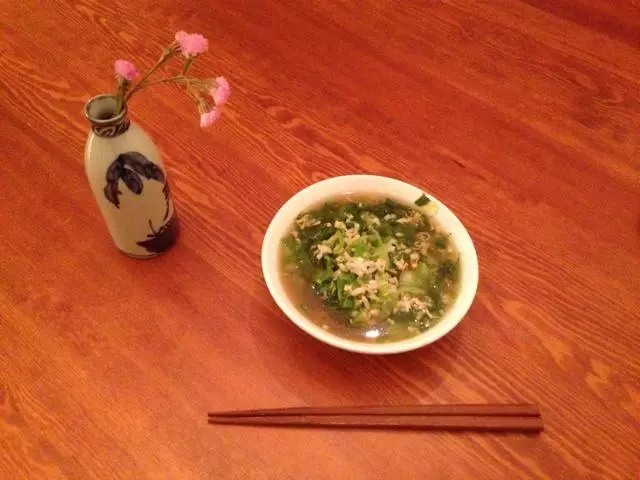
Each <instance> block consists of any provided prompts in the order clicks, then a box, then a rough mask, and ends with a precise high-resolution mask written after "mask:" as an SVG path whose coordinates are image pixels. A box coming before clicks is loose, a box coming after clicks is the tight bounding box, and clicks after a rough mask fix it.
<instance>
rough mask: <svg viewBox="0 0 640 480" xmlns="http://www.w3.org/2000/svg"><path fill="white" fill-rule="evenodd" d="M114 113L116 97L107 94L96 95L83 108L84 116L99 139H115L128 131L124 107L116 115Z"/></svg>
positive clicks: (125, 108)
mask: <svg viewBox="0 0 640 480" xmlns="http://www.w3.org/2000/svg"><path fill="white" fill-rule="evenodd" d="M115 111H116V97H115V96H114V95H109V94H103V95H97V96H95V97H93V98H92V99H91V100H89V101H88V102H87V103H86V104H85V106H84V116H85V117H86V118H87V120H89V123H90V124H91V129H92V130H93V132H94V133H95V134H96V135H97V136H99V137H117V136H118V135H122V134H123V133H124V132H126V131H127V130H129V125H130V124H131V122H129V117H128V116H127V107H126V105H125V106H124V107H123V108H122V110H121V111H120V112H119V113H118V114H116V113H115Z"/></svg>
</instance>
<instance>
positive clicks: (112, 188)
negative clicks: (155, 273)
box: [104, 152, 179, 253]
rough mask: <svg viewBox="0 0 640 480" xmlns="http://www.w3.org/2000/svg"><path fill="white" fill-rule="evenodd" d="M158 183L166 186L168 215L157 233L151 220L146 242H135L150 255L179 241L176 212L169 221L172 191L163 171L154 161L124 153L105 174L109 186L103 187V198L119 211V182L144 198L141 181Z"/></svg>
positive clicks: (165, 195) (139, 155) (163, 190)
mask: <svg viewBox="0 0 640 480" xmlns="http://www.w3.org/2000/svg"><path fill="white" fill-rule="evenodd" d="M143 177H144V178H146V179H147V180H155V181H158V182H161V183H163V184H164V187H163V189H162V193H163V194H164V198H165V204H166V207H165V213H164V217H163V219H162V221H163V222H166V223H164V224H163V225H162V226H160V227H159V228H158V229H157V230H156V228H155V227H154V225H153V223H152V221H151V219H149V229H150V231H151V232H150V233H149V234H148V235H147V238H146V239H145V240H140V241H138V242H136V243H137V244H138V245H139V246H141V247H143V248H145V249H146V250H147V251H148V252H150V253H160V252H164V251H165V250H166V249H167V248H169V247H170V246H171V245H173V244H174V243H175V241H176V238H177V236H178V232H179V225H178V219H177V217H176V214H175V211H174V212H173V214H172V215H171V218H169V220H168V221H167V218H168V217H169V211H170V198H171V194H170V190H169V183H168V182H167V180H166V177H165V175H164V172H163V171H162V169H161V168H160V167H158V166H157V165H156V164H154V163H153V162H151V161H149V159H147V158H146V157H145V156H144V155H142V154H141V153H139V152H126V153H121V154H120V155H118V156H117V157H116V159H115V160H114V161H113V162H112V163H111V165H109V168H108V169H107V173H106V184H105V186H104V196H105V198H106V199H107V200H108V201H109V202H111V203H112V204H113V205H114V206H115V207H116V208H118V209H119V208H120V198H119V196H120V194H122V192H121V191H120V180H122V182H123V183H124V184H125V186H126V187H127V188H128V189H129V190H131V192H133V193H134V194H136V195H141V194H142V191H143V188H144V185H143V182H142V178H143Z"/></svg>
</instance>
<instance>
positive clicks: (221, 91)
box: [209, 77, 231, 105]
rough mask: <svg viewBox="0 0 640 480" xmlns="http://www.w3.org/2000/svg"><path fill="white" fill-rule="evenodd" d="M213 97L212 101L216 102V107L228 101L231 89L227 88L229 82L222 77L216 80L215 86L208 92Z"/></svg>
mask: <svg viewBox="0 0 640 480" xmlns="http://www.w3.org/2000/svg"><path fill="white" fill-rule="evenodd" d="M209 93H210V94H211V96H212V97H213V101H214V102H216V105H224V104H225V103H227V100H229V95H231V87H230V86H229V82H227V79H226V78H224V77H218V78H216V86H215V87H213V88H212V89H211V90H210V92H209Z"/></svg>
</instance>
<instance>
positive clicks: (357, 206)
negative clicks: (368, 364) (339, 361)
mask: <svg viewBox="0 0 640 480" xmlns="http://www.w3.org/2000/svg"><path fill="white" fill-rule="evenodd" d="M262 268H263V273H264V276H265V280H266V283H267V286H268V288H269V291H270V292H271V294H272V296H273V298H274V299H275V301H276V303H277V304H278V306H279V307H280V308H281V309H282V310H283V312H284V313H285V314H286V315H287V316H288V317H289V318H290V319H291V320H292V321H293V322H294V323H295V324H296V325H298V326H299V327H300V328H302V329H303V330H305V331H306V332H307V333H309V334H311V335H312V336H314V337H316V338H317V339H319V340H321V341H323V342H325V343H328V344H330V345H333V346H336V347H339V348H342V349H345V350H350V351H355V352H361V353H373V354H376V353H377V354H384V353H399V352H404V351H408V350H413V349H415V348H419V347H421V346H424V345H426V344H429V343H432V342H434V341H436V340H437V339H439V338H441V337H442V336H443V335H445V334H446V333H448V332H449V331H450V330H451V329H452V328H454V327H455V326H456V325H457V324H458V323H459V321H460V320H461V319H462V317H463V316H464V315H465V313H466V312H467V310H468V309H469V307H470V305H471V302H472V301H473V297H474V295H475V291H476V287H477V282H478V262H477V257H476V253H475V249H474V247H473V243H472V241H471V238H470V237H469V234H468V233H467V231H466V229H465V228H464V226H463V225H462V223H461V222H460V221H459V220H458V219H457V217H455V215H453V213H452V212H451V211H450V210H449V209H448V208H447V207H446V206H445V205H443V204H442V203H441V202H439V201H438V200H437V199H435V198H434V197H433V196H431V195H429V194H427V193H425V192H423V191H422V190H421V189H419V188H417V187H415V186H412V185H409V184H407V183H404V182H401V181H399V180H395V179H391V178H386V177H378V176H372V175H350V176H344V177H336V178H331V179H328V180H324V181H322V182H318V183H316V184H314V185H311V186H310V187H307V188H305V189H304V190H302V191H300V192H299V193H298V194H296V195H294V196H293V197H292V198H291V199H290V200H289V201H288V202H287V203H285V205H283V207H282V208H281V209H280V210H279V211H278V213H277V214H276V215H275V217H274V219H273V220H272V222H271V224H270V226H269V228H268V230H267V233H266V235H265V238H264V242H263V247H262Z"/></svg>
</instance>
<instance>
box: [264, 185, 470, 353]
mask: <svg viewBox="0 0 640 480" xmlns="http://www.w3.org/2000/svg"><path fill="white" fill-rule="evenodd" d="M369 184H373V185H374V186H373V187H371V188H363V187H362V186H363V185H369ZM348 185H351V186H350V187H348V188H346V187H347V186H348ZM375 185H377V187H378V188H376V187H375ZM334 190H335V191H334ZM354 190H355V191H356V192H362V193H372V194H383V195H385V196H388V197H390V198H393V199H397V200H398V201H400V202H402V203H405V204H407V203H408V204H411V203H412V202H413V201H414V200H415V199H417V198H418V197H419V196H420V195H421V194H422V193H424V194H426V195H427V197H429V199H430V200H431V201H432V202H434V203H435V205H436V206H437V212H436V213H435V215H434V216H435V217H436V219H437V221H438V223H447V224H448V227H446V228H445V229H446V230H447V231H448V232H449V233H451V235H452V237H455V239H454V241H455V244H456V247H457V248H458V251H459V253H460V256H461V265H462V271H461V285H460V291H459V292H458V296H457V298H456V301H455V302H454V304H453V305H452V306H451V307H450V308H449V310H448V311H447V313H445V315H444V316H443V317H442V319H440V321H439V322H438V323H437V324H436V325H434V326H433V327H431V328H429V329H428V330H426V331H425V332H423V333H421V334H419V335H416V336H414V337H411V338H408V339H404V340H399V341H396V342H385V343H366V342H359V341H356V340H350V339H347V338H344V337H340V336H338V335H336V334H334V333H331V332H329V331H326V330H324V329H323V328H322V327H320V326H319V325H317V324H315V323H313V322H312V321H311V320H309V319H307V318H306V317H305V315H304V314H302V313H301V312H300V311H299V310H298V308H296V307H295V305H293V302H291V301H290V300H289V298H288V297H287V295H286V294H285V293H284V288H283V286H282V283H281V281H280V278H279V258H280V254H279V250H278V248H279V245H280V241H281V239H282V236H283V235H284V233H285V232H286V231H287V230H289V228H290V227H291V224H292V223H293V220H294V219H295V217H296V216H297V215H298V214H299V213H300V212H302V211H304V210H305V209H307V208H310V207H313V206H314V205H318V204H319V203H321V202H322V201H323V200H324V199H328V198H331V197H334V196H336V195H340V194H347V193H351V192H353V191H354ZM381 190H382V191H381ZM325 192H329V193H325ZM414 195H415V197H414V199H413V200H412V201H411V202H409V201H408V200H406V199H407V198H410V197H413V196H414ZM438 217H441V218H438ZM443 219H446V221H444V222H443ZM261 264H262V274H263V276H264V279H265V283H266V284H267V288H268V290H269V293H270V294H271V296H272V297H273V299H274V301H275V302H276V304H277V305H278V307H279V308H280V310H282V312H283V313H284V314H285V315H286V316H287V317H288V318H289V320H291V321H292V322H293V323H294V324H295V325H297V326H298V327H299V328H300V329H301V330H303V331H304V332H306V333H307V334H309V335H311V336H312V337H314V338H316V339H318V340H320V341H321V342H323V343H326V344H328V345H331V346H334V347H337V348H340V349H342V350H347V351H351V352H356V353H365V354H374V355H384V354H395V353H402V352H408V351H411V350H415V349H418V348H421V347H424V346H425V345H428V344H431V343H433V342H435V341H437V340H439V339H440V338H442V337H443V336H445V335H446V334H447V333H449V332H450V331H451V330H453V329H454V328H455V327H456V326H457V325H458V324H459V323H460V321H462V318H463V317H464V316H465V315H466V313H467V311H468V310H469V308H470V307H471V304H472V303H473V300H474V298H475V294H476V291H477V286H478V277H479V268H478V257H477V253H476V250H475V247H474V245H473V241H472V240H471V236H470V235H469V232H468V231H467V229H466V228H465V227H464V225H463V224H462V222H461V221H460V219H458V217H457V216H456V215H455V214H454V213H453V212H452V211H451V210H450V209H449V208H448V207H447V206H446V205H445V204H444V203H442V202H441V201H440V200H438V199H437V198H435V197H434V196H433V195H431V194H430V193H429V192H427V191H426V190H424V189H422V188H420V187H417V186H415V185H412V184H410V183H407V182H405V181H402V180H399V179H396V178H392V177H385V176H378V175H364V174H356V175H342V176H337V177H330V178H327V179H324V180H321V181H319V182H315V183H313V184H311V185H308V186H307V187H305V188H303V189H302V190H300V191H298V192H297V193H296V194H295V195H293V196H292V197H291V198H289V199H288V200H287V201H286V202H285V203H284V204H283V205H282V206H281V207H280V208H279V209H278V211H277V212H276V214H275V215H274V216H273V218H272V220H271V222H270V224H269V226H268V228H267V230H266V232H265V235H264V239H263V242H262V249H261Z"/></svg>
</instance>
